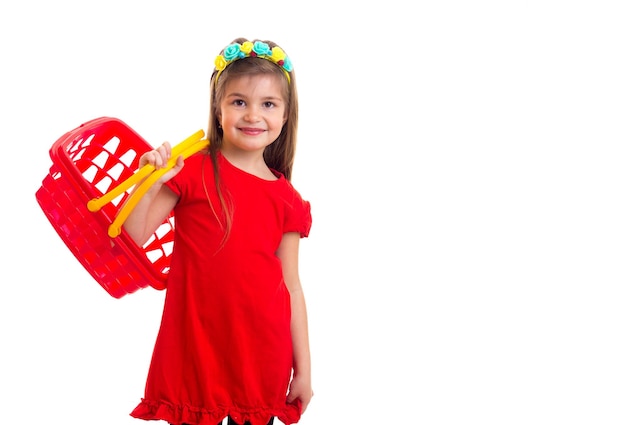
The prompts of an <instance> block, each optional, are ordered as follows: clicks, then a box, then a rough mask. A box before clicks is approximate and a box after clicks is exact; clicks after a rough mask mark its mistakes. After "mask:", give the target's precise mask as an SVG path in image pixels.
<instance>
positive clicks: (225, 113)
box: [218, 74, 287, 153]
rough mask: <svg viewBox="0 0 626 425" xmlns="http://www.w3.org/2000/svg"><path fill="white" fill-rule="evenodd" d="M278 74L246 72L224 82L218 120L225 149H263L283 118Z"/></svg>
mask: <svg viewBox="0 0 626 425" xmlns="http://www.w3.org/2000/svg"><path fill="white" fill-rule="evenodd" d="M282 84H284V82H283V81H281V79H280V76H277V75H271V74H261V75H250V76H242V77H237V78H234V79H232V80H230V81H228V82H227V84H226V87H225V91H224V97H223V98H222V101H221V102H220V105H219V116H218V119H219V122H220V124H221V126H222V131H223V132H224V138H223V146H224V148H227V149H236V150H241V151H248V152H253V151H258V152H261V153H262V152H263V150H264V149H265V147H266V146H268V145H270V144H272V143H273V142H274V140H276V139H277V138H278V136H279V135H280V132H281V130H282V127H283V124H285V121H287V107H286V101H285V98H284V97H283V92H282Z"/></svg>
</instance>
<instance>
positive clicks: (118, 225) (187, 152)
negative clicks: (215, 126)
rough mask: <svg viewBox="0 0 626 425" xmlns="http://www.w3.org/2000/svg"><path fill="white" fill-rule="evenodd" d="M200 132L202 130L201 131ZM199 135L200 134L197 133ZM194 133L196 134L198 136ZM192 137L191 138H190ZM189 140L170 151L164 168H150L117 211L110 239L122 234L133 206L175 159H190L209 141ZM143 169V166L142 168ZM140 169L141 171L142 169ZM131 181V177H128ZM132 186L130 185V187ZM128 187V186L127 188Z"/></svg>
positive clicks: (111, 227) (172, 164) (169, 168)
mask: <svg viewBox="0 0 626 425" xmlns="http://www.w3.org/2000/svg"><path fill="white" fill-rule="evenodd" d="M201 131H202V130H201ZM198 133H200V132H198ZM198 133H196V134H198ZM203 135H204V132H202V134H201V135H200V137H202V136H203ZM192 137H193V136H192ZM190 139H191V138H189V139H185V141H184V142H181V143H180V144H179V145H177V146H176V147H175V148H177V147H179V146H181V145H183V146H181V147H180V148H179V149H172V156H171V158H170V159H169V161H168V162H167V165H166V166H165V167H164V168H159V169H158V170H156V171H154V167H152V166H151V168H152V170H151V171H152V174H150V175H149V176H148V177H147V178H146V179H145V180H144V181H143V182H142V183H141V184H140V185H139V187H137V188H136V189H135V191H134V192H133V193H132V194H131V195H130V197H129V198H128V200H127V201H126V202H125V203H124V205H123V206H122V208H120V210H119V211H118V213H117V215H116V216H115V219H114V220H113V223H111V225H110V226H109V231H108V234H109V236H110V237H111V238H115V237H117V236H119V235H120V233H122V224H124V221H126V218H128V215H129V214H130V213H131V211H132V210H133V209H134V208H135V206H136V205H137V203H138V202H139V199H140V198H141V197H142V196H143V195H144V194H145V193H146V192H147V191H148V189H149V188H150V187H151V186H152V185H153V184H154V183H155V182H156V181H157V180H158V179H159V178H161V176H162V175H163V174H165V173H166V172H168V171H169V170H171V169H172V168H173V167H174V165H176V159H177V158H178V157H179V156H182V157H183V159H187V158H188V157H190V156H191V155H193V154H194V153H196V152H199V151H201V150H202V149H204V148H206V147H207V146H209V141H208V140H206V139H200V140H198V139H195V138H194V140H193V141H192V140H190ZM144 167H145V166H144ZM144 167H142V169H143V168H144ZM130 178H131V179H132V178H133V177H130ZM131 186H132V185H131ZM129 187H130V186H129Z"/></svg>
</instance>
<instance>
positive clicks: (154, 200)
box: [123, 142, 184, 246]
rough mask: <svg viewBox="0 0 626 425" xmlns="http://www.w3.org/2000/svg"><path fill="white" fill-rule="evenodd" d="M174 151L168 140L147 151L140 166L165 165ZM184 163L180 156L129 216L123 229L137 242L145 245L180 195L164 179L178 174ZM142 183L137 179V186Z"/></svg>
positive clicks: (141, 159)
mask: <svg viewBox="0 0 626 425" xmlns="http://www.w3.org/2000/svg"><path fill="white" fill-rule="evenodd" d="M171 155H172V148H171V146H170V144H169V143H167V142H165V143H163V144H162V145H161V146H159V147H158V148H156V149H154V150H151V151H148V152H146V153H144V154H143V155H142V156H141V158H140V159H139V168H141V167H143V166H144V165H146V164H150V165H152V166H153V167H154V168H155V169H159V168H163V167H165V166H166V165H167V162H168V161H169V159H170V156H171ZM183 165H184V163H183V157H182V156H179V157H178V158H177V159H176V164H175V165H174V167H173V168H172V169H171V170H170V171H168V172H167V173H165V174H163V176H162V177H161V178H160V179H159V180H157V181H156V182H155V183H154V184H153V185H152V187H150V189H148V191H147V192H146V193H145V194H144V195H143V196H142V197H141V199H139V201H138V202H137V205H135V208H134V209H133V210H132V211H131V212H130V214H129V215H128V217H127V218H126V221H125V222H124V225H123V227H124V230H125V231H126V233H128V235H129V236H130V237H131V238H132V239H133V240H134V241H135V243H136V244H137V245H139V246H143V244H145V243H146V241H147V240H148V239H149V238H150V236H152V234H153V233H154V232H155V231H156V230H157V228H158V227H159V226H160V225H161V223H163V221H164V220H165V218H166V217H167V216H168V214H169V213H170V212H171V211H172V209H173V208H174V206H175V205H176V202H177V201H178V196H177V195H176V194H175V193H174V192H172V190H171V189H170V188H168V187H167V186H166V185H164V183H165V182H166V181H168V180H170V179H171V178H172V177H174V176H175V175H176V174H178V172H179V171H180V170H181V169H182V168H183ZM140 184H141V183H137V185H136V186H135V187H139V185H140Z"/></svg>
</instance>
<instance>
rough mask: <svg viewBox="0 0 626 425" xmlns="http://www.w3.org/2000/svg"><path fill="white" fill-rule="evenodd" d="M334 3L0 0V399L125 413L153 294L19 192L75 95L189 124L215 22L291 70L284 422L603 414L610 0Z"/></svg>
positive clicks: (615, 186) (625, 379)
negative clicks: (298, 214)
mask: <svg viewBox="0 0 626 425" xmlns="http://www.w3.org/2000/svg"><path fill="white" fill-rule="evenodd" d="M353 3H354V6H350V7H348V6H344V5H342V2H313V3H297V2H293V1H289V2H287V1H284V2H280V1H257V2H249V1H238V2H221V3H219V2H209V1H187V0H181V1H177V2H165V1H160V0H159V1H150V2H136V1H121V0H112V1H106V2H105V1H97V2H96V1H74V2H72V1H69V0H62V1H56V2H48V1H43V0H36V1H20V2H18V1H13V2H3V3H2V6H0V55H1V59H0V63H1V65H0V76H1V78H0V106H1V107H2V115H1V118H0V119H1V125H0V131H1V132H2V144H3V147H4V153H3V155H2V158H3V161H2V162H3V164H2V168H1V169H0V185H1V186H0V194H1V196H2V201H1V202H2V208H1V209H0V214H1V219H2V220H1V224H2V226H3V231H2V237H1V239H0V240H1V241H2V245H3V250H2V254H1V256H0V268H1V271H2V277H1V278H0V282H1V287H0V288H1V289H0V290H1V292H0V331H1V333H0V344H1V353H2V357H1V359H0V390H1V392H2V393H1V394H0V406H1V407H2V408H1V409H0V410H1V412H2V413H1V414H0V415H1V418H0V421H1V422H2V423H7V424H13V423H15V424H37V425H41V424H60V423H63V424H65V425H73V424H85V423H89V424H91V425H109V424H118V425H123V424H129V425H130V424H137V423H141V422H140V421H138V420H136V419H133V418H131V417H130V416H129V412H130V411H131V410H132V409H133V408H134V407H135V405H136V404H137V403H138V402H139V399H140V397H141V396H142V394H143V385H144V382H145V376H146V372H147V368H148V363H149V360H150V355H151V351H152V344H153V342H154V338H155V335H156V332H157V329H158V324H159V319H160V313H161V306H162V299H163V293H162V292H158V291H156V290H152V289H145V290H142V291H140V292H138V293H134V294H132V295H128V296H126V297H124V298H122V299H119V300H118V299H114V298H112V297H110V296H109V295H108V294H107V293H106V292H105V291H104V290H103V289H102V288H101V287H100V286H99V285H98V284H97V283H96V282H95V281H93V280H92V279H91V278H90V276H89V275H88V274H87V272H86V271H84V270H83V269H82V267H81V266H80V264H79V263H78V261H77V260H76V259H75V258H74V257H73V256H72V255H71V253H70V252H69V250H68V249H67V248H66V247H65V245H63V243H62V242H61V240H60V238H59V237H58V236H57V235H56V233H55V232H54V230H53V228H52V226H51V225H50V224H49V223H48V222H47V220H46V218H45V216H44V215H43V213H42V211H41V210H40V208H39V206H38V204H37V203H36V200H35V192H36V190H37V189H38V188H39V187H40V185H41V181H42V179H43V178H44V177H45V175H46V174H47V172H48V169H49V167H50V165H51V160H50V158H49V156H48V150H49V148H50V146H51V145H52V143H53V142H54V141H55V140H56V139H57V138H58V137H60V136H61V135H62V134H63V133H65V132H66V131H69V130H71V129H73V128H74V127H76V126H78V125H80V124H81V123H83V122H85V121H88V120H90V119H92V118H96V117H100V116H114V117H118V118H121V119H122V120H124V121H125V122H127V123H128V124H129V125H130V126H131V127H133V128H134V129H135V130H137V131H138V132H139V133H140V134H141V135H142V136H144V138H146V139H147V140H149V141H150V142H151V143H152V144H153V145H156V144H159V143H161V142H162V141H163V140H169V141H171V142H178V141H179V140H182V139H183V138H185V137H187V136H188V135H190V134H192V133H193V132H195V131H197V130H199V129H205V128H206V122H207V117H208V82H209V76H210V73H211V71H212V67H213V59H214V57H215V55H216V54H217V53H218V52H219V50H220V49H221V48H222V47H224V46H225V45H226V44H228V43H229V42H230V41H231V40H232V39H234V38H236V37H238V36H244V37H249V38H255V37H259V38H269V39H272V40H274V41H276V42H278V43H279V44H281V45H282V47H283V48H284V49H285V50H286V51H287V53H288V54H289V55H290V56H291V57H292V60H293V62H294V65H295V69H296V72H297V77H298V88H299V93H300V102H301V119H300V133H299V135H300V137H299V146H298V152H297V157H296V165H295V170H294V177H293V181H294V184H295V185H296V187H297V188H298V189H299V191H300V192H301V193H302V194H303V196H304V197H305V198H307V199H309V200H310V201H311V203H312V206H313V214H314V225H313V229H312V231H311V235H310V237H309V238H308V239H305V240H303V241H302V244H301V246H302V248H301V277H302V280H303V284H304V287H305V291H306V296H307V301H308V304H309V316H310V331H311V344H312V350H313V361H314V364H313V367H314V389H315V392H316V395H315V397H314V399H313V402H312V403H311V405H310V407H309V410H308V411H307V412H306V413H305V415H304V417H303V418H302V420H301V424H303V425H311V424H348V423H350V424H360V423H364V424H382V423H389V424H391V423H393V424H396V423H397V424H400V423H404V424H426V425H438V424H445V425H448V424H450V425H453V424H454V425H458V424H467V423H480V424H482V425H486V424H498V425H501V424H507V425H511V424H524V425H527V424H535V425H537V424H550V425H554V424H568V425H571V424H603V425H610V424H620V425H623V424H624V423H626V409H625V404H624V403H625V402H624V400H625V397H626V388H625V385H626V365H625V364H626V361H625V359H626V343H625V340H624V334H625V331H626V322H625V319H626V309H625V308H624V301H625V299H624V298H625V295H626V289H625V287H624V285H625V272H624V257H625V255H626V245H625V244H626V242H625V241H626V227H625V225H624V222H625V218H626V202H625V201H624V185H625V182H626V171H625V167H624V160H625V159H626V157H625V153H626V152H625V151H626V150H625V135H626V129H625V112H626V101H625V99H626V83H625V81H626V77H625V76H626V62H625V56H624V52H625V47H626V46H625V45H624V44H625V43H624V40H626V27H625V26H624V22H625V18H626V16H625V14H624V12H623V11H622V10H621V9H620V8H619V7H618V5H620V3H621V2H619V1H612V2H611V1H603V0H594V1H554V0H543V1H533V0H531V1H508V2H503V1H485V0H479V1H474V2H464V1H436V2H435V1H432V2H400V1H395V0H392V1H385V2H376V3H371V2H353ZM368 4H369V6H368Z"/></svg>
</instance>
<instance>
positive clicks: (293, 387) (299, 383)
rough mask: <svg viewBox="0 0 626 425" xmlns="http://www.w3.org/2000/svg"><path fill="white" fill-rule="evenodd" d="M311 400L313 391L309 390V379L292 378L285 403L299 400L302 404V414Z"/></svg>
mask: <svg viewBox="0 0 626 425" xmlns="http://www.w3.org/2000/svg"><path fill="white" fill-rule="evenodd" d="M311 398H313V389H312V388H311V381H310V379H302V378H299V377H298V376H294V378H293V379H292V380H291V383H290V384H289V392H288V393H287V403H293V402H294V401H295V400H296V399H299V400H300V402H301V403H302V412H301V413H304V411H305V410H306V408H307V406H308V405H309V403H310V402H311Z"/></svg>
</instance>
